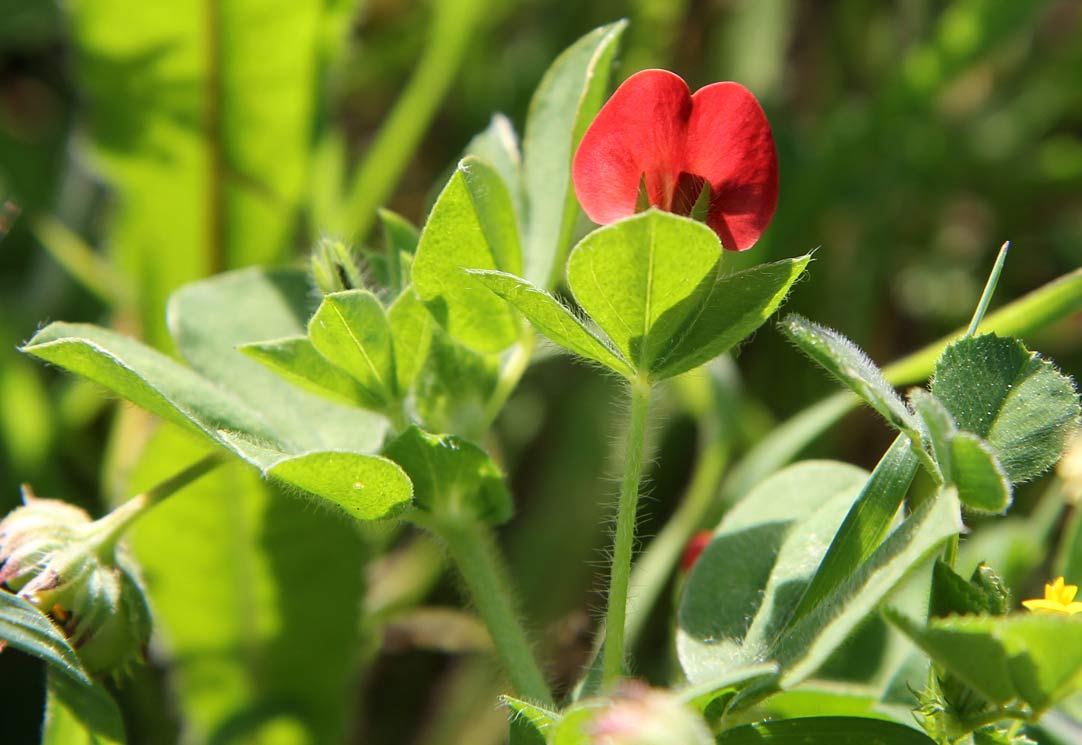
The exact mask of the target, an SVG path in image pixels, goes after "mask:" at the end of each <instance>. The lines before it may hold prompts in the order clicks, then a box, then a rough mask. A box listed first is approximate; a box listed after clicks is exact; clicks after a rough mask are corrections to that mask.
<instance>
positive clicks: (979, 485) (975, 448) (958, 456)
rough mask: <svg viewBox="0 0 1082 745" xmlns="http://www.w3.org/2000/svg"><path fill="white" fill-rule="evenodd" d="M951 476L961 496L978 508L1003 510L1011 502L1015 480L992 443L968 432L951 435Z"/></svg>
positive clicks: (968, 503)
mask: <svg viewBox="0 0 1082 745" xmlns="http://www.w3.org/2000/svg"><path fill="white" fill-rule="evenodd" d="M950 449H951V460H950V463H951V470H950V480H951V483H953V484H954V485H955V486H956V487H957V488H958V498H959V499H960V500H961V501H962V504H964V505H965V506H966V507H968V508H970V509H971V510H976V511H978V512H988V513H992V514H1002V513H1004V512H1006V511H1007V508H1008V507H1010V505H1011V483H1010V481H1009V480H1008V478H1007V474H1006V472H1005V471H1004V470H1003V466H1001V465H1000V463H999V460H998V459H997V458H996V456H995V455H994V454H993V452H992V448H991V446H990V445H989V444H988V443H987V442H985V441H984V440H982V439H981V438H979V437H977V436H976V435H972V434H970V433H968V432H959V433H958V434H957V435H955V436H954V437H952V438H951V442H950Z"/></svg>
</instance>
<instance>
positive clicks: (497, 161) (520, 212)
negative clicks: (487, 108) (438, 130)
mask: <svg viewBox="0 0 1082 745" xmlns="http://www.w3.org/2000/svg"><path fill="white" fill-rule="evenodd" d="M465 154H466V155H473V156H476V157H477V158H479V159H480V160H483V161H484V162H486V163H488V164H489V165H490V166H492V168H493V169H495V171H496V173H498V174H500V178H502V179H503V183H504V184H505V185H506V186H507V191H508V194H510V196H511V204H512V205H513V206H514V208H515V216H516V217H517V218H518V223H519V225H520V226H521V225H522V223H523V220H525V218H526V195H525V193H524V191H523V188H524V186H523V180H522V155H521V153H520V152H519V145H518V135H517V134H515V127H514V125H513V124H511V120H509V119H508V118H507V117H506V116H504V115H503V114H494V115H493V116H492V120H491V121H490V122H489V123H488V126H487V127H485V129H484V131H482V132H480V133H478V134H477V135H475V136H474V138H473V139H472V140H470V142H469V144H467V145H466V151H465Z"/></svg>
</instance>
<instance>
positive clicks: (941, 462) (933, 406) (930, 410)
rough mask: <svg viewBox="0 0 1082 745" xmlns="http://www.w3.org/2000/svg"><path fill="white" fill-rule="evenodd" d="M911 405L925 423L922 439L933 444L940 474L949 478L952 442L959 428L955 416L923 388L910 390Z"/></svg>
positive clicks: (933, 453) (932, 447) (922, 422)
mask: <svg viewBox="0 0 1082 745" xmlns="http://www.w3.org/2000/svg"><path fill="white" fill-rule="evenodd" d="M909 405H910V406H911V407H912V409H913V413H915V414H916V415H917V417H919V419H920V422H921V424H923V425H924V428H923V430H922V433H921V434H922V436H924V435H926V437H922V439H925V440H927V444H928V445H930V446H931V449H932V455H934V456H935V460H936V464H937V465H938V466H939V472H940V475H942V476H943V477H944V478H948V477H949V474H950V472H951V447H950V444H951V440H952V439H953V438H954V436H955V435H956V434H957V433H958V428H957V427H955V426H954V417H952V416H951V414H950V412H949V411H947V409H946V407H945V406H943V402H941V401H940V400H939V399H938V398H936V397H935V396H934V395H932V394H931V393H929V392H928V391H926V390H925V389H923V388H914V389H913V390H911V391H909Z"/></svg>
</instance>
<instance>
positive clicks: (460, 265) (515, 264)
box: [413, 157, 522, 352]
mask: <svg viewBox="0 0 1082 745" xmlns="http://www.w3.org/2000/svg"><path fill="white" fill-rule="evenodd" d="M467 269H500V270H502V271H507V272H510V273H512V274H520V273H521V272H522V249H521V247H520V246H519V239H518V226H517V224H516V222H515V214H514V209H513V208H512V206H511V198H510V196H509V195H508V192H507V187H506V186H505V185H504V183H503V181H502V180H501V179H500V176H499V174H498V173H496V171H494V170H493V169H492V167H491V166H489V165H487V164H485V163H484V162H483V161H480V160H477V159H476V158H469V157H467V158H465V159H463V160H462V162H461V163H459V165H458V168H457V169H456V170H455V172H454V174H453V175H452V176H451V180H450V181H448V182H447V186H445V187H444V189H443V192H442V193H441V194H440V196H439V198H438V199H437V200H436V204H435V206H434V207H433V208H432V213H431V214H430V215H429V217H428V222H427V223H425V228H424V231H423V232H422V233H421V242H420V245H418V247H417V257H416V258H415V259H414V262H413V288H414V290H416V291H417V294H418V295H419V296H420V298H421V300H423V301H424V303H425V305H426V306H428V309H429V310H430V311H431V312H432V315H434V316H435V317H436V319H437V320H438V321H439V322H440V323H441V324H442V325H443V327H444V328H446V329H447V331H448V332H449V333H450V334H451V336H453V337H454V338H456V339H457V340H459V341H460V342H462V343H463V344H466V345H467V346H469V347H473V348H474V349H477V350H478V351H481V352H498V351H500V350H501V349H504V348H505V347H508V346H510V345H511V344H512V343H513V342H514V341H515V340H516V339H517V338H518V333H519V332H518V323H517V320H516V319H515V316H514V312H513V311H512V310H511V308H510V306H508V305H507V303H505V302H504V301H503V300H501V299H499V298H498V297H496V296H495V295H493V294H492V293H490V292H488V291H487V290H486V289H485V288H484V287H483V286H482V285H480V284H479V283H478V282H477V280H476V279H474V278H473V277H471V276H470V275H469V274H467V273H466V270H467Z"/></svg>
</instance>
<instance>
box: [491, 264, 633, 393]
mask: <svg viewBox="0 0 1082 745" xmlns="http://www.w3.org/2000/svg"><path fill="white" fill-rule="evenodd" d="M471 273H472V274H473V275H474V276H475V277H477V279H478V280H480V282H481V283H482V284H484V285H485V286H486V287H488V288H489V289H490V290H492V291H493V292H494V293H496V294H497V295H499V296H500V297H502V298H503V299H504V300H506V301H507V302H509V303H511V304H512V305H513V306H515V307H516V308H517V309H518V311H519V312H520V313H522V315H524V316H525V317H526V318H527V320H529V321H530V323H532V324H533V325H534V326H535V327H536V328H537V330H538V331H540V332H541V333H542V334H544V335H545V336H547V337H548V338H549V339H551V340H552V341H554V342H556V343H557V344H559V345H560V346H562V347H564V348H565V349H568V350H570V351H571V352H573V353H575V354H577V355H579V356H580V357H585V358H586V359H588V360H593V361H594V362H597V363H600V364H601V365H604V366H605V367H607V368H608V369H610V370H612V371H613V372H616V373H619V374H620V375H623V376H624V377H626V378H631V377H633V376H634V375H635V371H634V370H633V369H632V368H631V366H630V365H629V364H628V363H627V361H626V360H624V358H623V357H622V356H621V355H620V353H619V352H616V351H614V350H612V349H610V348H609V346H608V345H607V344H606V343H605V342H604V341H602V340H601V339H599V338H598V337H597V335H595V334H594V333H593V332H592V331H590V329H588V328H587V327H586V325H585V324H583V322H582V321H580V320H579V318H578V317H577V316H575V314H574V313H572V312H571V311H570V310H568V309H567V308H566V307H564V305H563V304H562V303H561V302H560V301H559V300H557V299H556V298H554V297H553V296H552V295H550V294H548V293H547V292H545V291H544V290H541V289H538V288H537V287H534V286H533V285H531V284H530V283H529V282H527V281H526V280H524V279H519V278H518V277H515V276H512V275H510V274H506V273H505V272H494V271H475V272H471Z"/></svg>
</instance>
